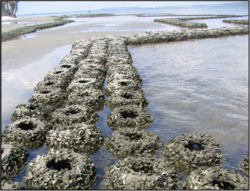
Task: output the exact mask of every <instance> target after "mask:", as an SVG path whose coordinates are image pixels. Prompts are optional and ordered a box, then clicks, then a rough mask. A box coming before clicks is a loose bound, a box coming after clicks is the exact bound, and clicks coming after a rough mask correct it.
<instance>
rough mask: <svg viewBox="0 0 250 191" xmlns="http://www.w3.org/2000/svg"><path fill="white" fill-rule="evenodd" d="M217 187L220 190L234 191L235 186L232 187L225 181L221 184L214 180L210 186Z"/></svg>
mask: <svg viewBox="0 0 250 191" xmlns="http://www.w3.org/2000/svg"><path fill="white" fill-rule="evenodd" d="M216 184H217V185H218V186H219V188H220V189H222V190H234V189H235V186H234V185H232V184H231V183H229V182H225V181H222V182H219V181H217V180H214V181H213V182H212V185H213V186H215V185H216Z"/></svg>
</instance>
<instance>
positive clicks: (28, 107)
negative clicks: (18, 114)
mask: <svg viewBox="0 0 250 191" xmlns="http://www.w3.org/2000/svg"><path fill="white" fill-rule="evenodd" d="M27 109H30V110H35V109H36V107H35V106H34V105H32V104H30V105H27Z"/></svg>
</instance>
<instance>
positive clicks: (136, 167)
mask: <svg viewBox="0 0 250 191" xmlns="http://www.w3.org/2000/svg"><path fill="white" fill-rule="evenodd" d="M132 169H133V170H134V171H135V172H141V171H144V172H145V173H148V172H152V171H153V167H152V166H151V165H150V166H146V165H145V166H144V164H143V163H134V164H133V166H132Z"/></svg>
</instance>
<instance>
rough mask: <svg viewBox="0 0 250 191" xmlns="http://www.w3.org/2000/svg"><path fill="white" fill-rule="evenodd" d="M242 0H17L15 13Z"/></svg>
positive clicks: (184, 4)
mask: <svg viewBox="0 0 250 191" xmlns="http://www.w3.org/2000/svg"><path fill="white" fill-rule="evenodd" d="M242 2H247V1H19V3H18V12H17V15H23V14H38V13H52V12H55V13H56V12H75V11H88V10H89V7H90V10H97V9H102V8H111V7H156V6H188V5H210V4H225V3H242Z"/></svg>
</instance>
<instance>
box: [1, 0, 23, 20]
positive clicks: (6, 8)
mask: <svg viewBox="0 0 250 191" xmlns="http://www.w3.org/2000/svg"><path fill="white" fill-rule="evenodd" d="M18 2H19V1H2V16H13V17H16V12H17V9H18Z"/></svg>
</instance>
